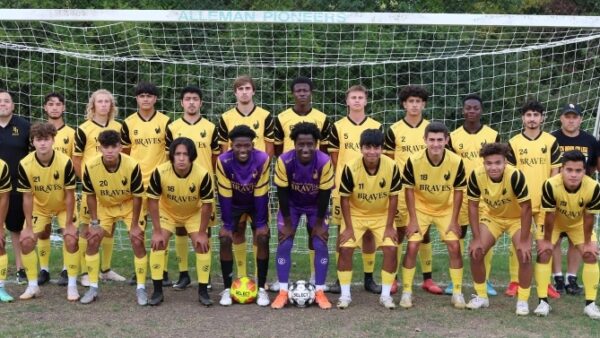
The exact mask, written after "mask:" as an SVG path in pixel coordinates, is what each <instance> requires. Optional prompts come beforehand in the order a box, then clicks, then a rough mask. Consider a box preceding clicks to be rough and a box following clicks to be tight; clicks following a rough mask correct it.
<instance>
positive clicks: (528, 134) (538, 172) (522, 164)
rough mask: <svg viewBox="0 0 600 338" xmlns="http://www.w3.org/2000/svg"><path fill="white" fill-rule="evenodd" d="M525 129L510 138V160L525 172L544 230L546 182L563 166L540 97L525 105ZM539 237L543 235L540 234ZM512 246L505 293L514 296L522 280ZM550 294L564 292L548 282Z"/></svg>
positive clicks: (535, 214)
mask: <svg viewBox="0 0 600 338" xmlns="http://www.w3.org/2000/svg"><path fill="white" fill-rule="evenodd" d="M521 114H522V115H521V119H522V121H523V131H522V132H521V133H520V134H517V135H515V136H514V137H513V138H511V139H510V141H509V142H508V144H509V147H510V152H509V153H508V157H507V160H508V163H510V164H512V165H513V166H516V167H517V169H520V170H521V171H522V172H523V175H525V179H526V181H527V186H528V187H529V194H530V196H531V213H532V215H533V222H534V226H535V227H536V233H538V235H539V234H541V232H542V228H543V226H544V213H543V212H542V211H541V210H540V205H541V203H542V185H543V183H544V181H545V180H546V179H548V178H550V177H552V176H554V175H556V174H557V173H558V169H559V167H560V148H559V147H558V142H557V141H556V138H555V137H554V136H552V135H550V134H549V133H547V132H545V131H542V123H543V122H544V106H542V104H541V103H539V102H537V101H528V102H526V103H525V104H524V105H523V107H522V108H521ZM536 239H539V238H538V237H537V236H536ZM514 249H515V248H514V247H513V246H510V250H511V252H510V257H509V272H510V284H509V285H508V287H507V288H506V292H505V294H506V295H507V296H511V297H514V296H515V295H516V293H517V290H518V286H519V283H518V282H517V279H518V276H517V267H518V263H517V255H516V253H515V252H514ZM548 289H549V290H548V295H549V296H550V297H551V298H558V297H560V294H559V293H558V292H556V290H554V288H552V285H551V284H549V285H548Z"/></svg>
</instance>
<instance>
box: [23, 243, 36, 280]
mask: <svg viewBox="0 0 600 338" xmlns="http://www.w3.org/2000/svg"><path fill="white" fill-rule="evenodd" d="M21 259H22V260H23V266H24V267H25V273H26V274H27V280H30V281H37V278H38V267H37V265H38V257H37V254H36V253H35V250H33V251H31V252H30V253H28V254H24V253H21Z"/></svg>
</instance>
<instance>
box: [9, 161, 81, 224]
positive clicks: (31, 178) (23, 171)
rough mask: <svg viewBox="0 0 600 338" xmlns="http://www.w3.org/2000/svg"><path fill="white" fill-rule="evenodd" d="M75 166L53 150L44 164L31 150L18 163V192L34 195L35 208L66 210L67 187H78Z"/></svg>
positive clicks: (53, 210) (49, 211)
mask: <svg viewBox="0 0 600 338" xmlns="http://www.w3.org/2000/svg"><path fill="white" fill-rule="evenodd" d="M75 180H76V177H75V169H74V168H73V163H72V162H71V159H70V158H69V157H68V156H67V155H65V154H63V153H61V152H58V151H54V154H53V155H52V159H51V160H50V163H49V164H48V165H47V166H43V165H42V164H41V163H40V162H39V160H38V159H37V157H36V156H35V152H32V153H30V154H29V155H27V156H26V157H25V158H24V159H22V160H21V162H20V163H19V180H18V185H17V191H19V192H30V193H32V194H33V205H34V209H35V210H43V211H46V212H47V213H54V212H60V211H63V210H65V208H66V205H65V190H71V189H75Z"/></svg>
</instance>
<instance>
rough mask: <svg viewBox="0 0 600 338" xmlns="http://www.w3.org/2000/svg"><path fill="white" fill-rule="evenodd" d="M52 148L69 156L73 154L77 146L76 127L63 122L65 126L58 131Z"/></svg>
mask: <svg viewBox="0 0 600 338" xmlns="http://www.w3.org/2000/svg"><path fill="white" fill-rule="evenodd" d="M52 148H54V150H56V151H60V152H61V153H63V154H65V155H67V156H68V157H69V158H70V157H71V156H73V149H74V148H75V129H73V128H71V127H69V126H67V125H66V124H63V126H62V127H60V128H59V129H58V130H57V131H56V136H55V137H54V146H52Z"/></svg>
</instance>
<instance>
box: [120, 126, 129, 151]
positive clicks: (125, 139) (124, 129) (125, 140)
mask: <svg viewBox="0 0 600 338" xmlns="http://www.w3.org/2000/svg"><path fill="white" fill-rule="evenodd" d="M121 144H122V145H123V147H122V148H121V152H122V153H123V154H127V155H129V154H130V153H131V139H130V138H129V126H127V122H125V121H123V124H122V125H121Z"/></svg>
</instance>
